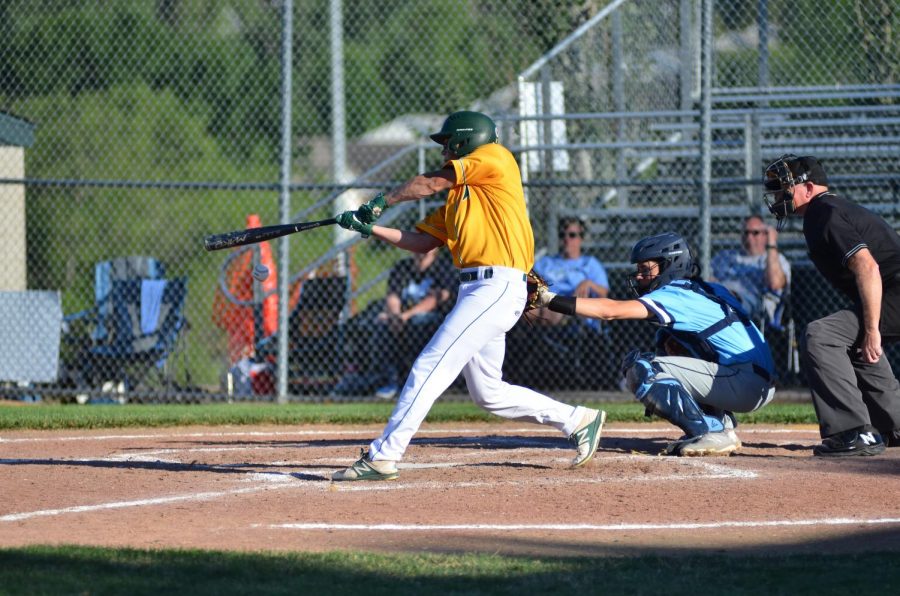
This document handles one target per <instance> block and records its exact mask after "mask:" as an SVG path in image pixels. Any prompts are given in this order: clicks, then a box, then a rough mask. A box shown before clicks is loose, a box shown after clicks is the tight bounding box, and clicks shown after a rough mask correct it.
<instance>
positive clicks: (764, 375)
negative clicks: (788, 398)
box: [753, 364, 772, 383]
mask: <svg viewBox="0 0 900 596" xmlns="http://www.w3.org/2000/svg"><path fill="white" fill-rule="evenodd" d="M753 372H755V373H756V374H757V375H759V376H760V377H762V379H763V381H765V382H766V383H771V382H772V375H770V374H769V371H767V370H766V369H764V368H763V367H761V366H760V365H758V364H754V365H753Z"/></svg>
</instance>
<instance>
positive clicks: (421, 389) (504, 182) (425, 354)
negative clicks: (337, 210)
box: [332, 112, 606, 481]
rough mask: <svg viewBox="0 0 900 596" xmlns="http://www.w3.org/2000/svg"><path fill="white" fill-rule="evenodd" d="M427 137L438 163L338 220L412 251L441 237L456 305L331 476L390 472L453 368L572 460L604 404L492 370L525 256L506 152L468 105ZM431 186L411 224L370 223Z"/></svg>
mask: <svg viewBox="0 0 900 596" xmlns="http://www.w3.org/2000/svg"><path fill="white" fill-rule="evenodd" d="M431 138H432V140H434V141H435V142H436V143H439V144H440V145H442V146H443V152H442V153H443V156H444V159H445V163H444V166H443V167H442V168H441V169H440V170H437V171H433V172H428V173H425V174H420V175H418V176H416V177H414V178H412V179H411V180H410V181H408V182H407V183H405V184H403V185H402V186H400V187H399V188H397V189H395V190H393V191H392V192H389V193H387V194H383V195H382V194H379V195H377V196H376V197H375V198H373V199H372V200H371V201H369V202H368V203H366V204H365V205H362V206H360V208H359V209H357V210H356V211H345V212H344V213H342V214H341V215H340V216H338V224H340V225H341V226H342V227H344V228H347V229H350V230H354V231H356V232H359V233H360V234H362V235H363V236H375V237H376V238H378V239H379V240H382V241H383V242H387V243H389V244H392V245H394V246H396V247H398V248H403V249H406V250H409V251H412V252H427V251H429V250H432V249H433V248H437V247H438V246H441V245H444V244H446V245H447V248H448V249H449V250H450V253H451V255H452V256H453V263H454V264H455V265H456V266H457V267H458V268H459V272H458V275H459V293H458V297H457V300H456V305H455V306H454V307H453V310H451V311H450V313H449V314H447V316H446V317H445V318H444V321H443V322H442V323H441V326H440V327H439V328H438V330H437V331H436V332H435V334H434V336H433V337H432V338H431V341H429V342H428V345H427V346H425V348H424V349H423V350H422V352H421V353H420V354H419V356H418V358H416V361H415V362H414V363H413V366H412V370H411V371H410V373H409V377H408V378H407V379H406V383H405V384H404V386H403V389H402V391H401V392H400V395H399V397H398V398H397V405H396V406H395V407H394V411H393V412H392V413H391V417H390V419H389V420H388V423H387V426H386V427H385V429H384V431H383V432H382V434H381V437H379V438H377V439H375V440H374V441H372V443H371V444H370V445H369V449H368V451H367V452H364V453H363V454H362V457H360V458H359V460H357V461H356V463H354V464H353V465H351V466H350V467H348V468H347V469H345V470H342V471H339V472H336V473H335V474H334V475H333V476H332V479H333V480H341V481H348V480H393V479H395V478H397V476H398V472H397V462H398V461H399V460H400V459H401V458H402V457H403V454H404V453H405V451H406V448H407V446H408V445H409V442H410V440H412V437H413V435H414V434H415V432H416V431H417V430H418V429H419V425H421V424H422V421H423V420H425V416H426V415H427V414H428V411H429V410H430V409H431V405H432V404H433V403H434V401H435V400H436V399H437V398H438V397H440V396H441V394H442V393H443V392H444V391H445V390H446V389H447V388H448V387H449V386H450V384H451V383H452V382H453V380H454V379H456V377H457V376H458V375H459V373H460V372H462V374H463V376H464V377H465V379H466V386H467V387H468V389H469V394H470V395H471V396H472V400H473V401H474V402H475V403H476V404H478V405H479V406H481V407H482V408H484V409H486V410H488V411H489V412H493V413H494V414H497V415H498V416H503V417H504V418H509V419H511V420H523V421H527V422H534V423H537V424H546V425H548V426H552V427H554V428H556V429H557V430H559V431H561V432H562V433H563V434H564V435H565V436H568V437H569V439H570V440H571V441H572V443H573V444H574V445H575V449H576V455H575V458H574V459H573V461H572V465H573V467H578V466H582V465H584V464H586V463H587V462H588V461H589V460H590V459H591V457H592V456H593V455H594V452H595V451H596V450H597V446H598V445H599V443H600V432H601V429H602V427H603V421H604V420H605V419H606V413H605V412H602V411H599V410H592V409H589V408H584V407H582V406H577V407H576V406H570V405H567V404H564V403H561V402H558V401H556V400H554V399H551V398H549V397H547V396H546V395H541V394H540V393H537V392H536V391H532V390H531V389H528V388H526V387H521V386H518V385H511V384H509V383H507V382H505V381H503V379H502V377H501V368H502V366H503V356H504V352H505V350H506V342H505V337H506V332H507V331H509V329H510V328H511V327H512V326H513V325H514V324H515V323H516V321H517V320H518V319H519V317H520V316H521V314H522V310H523V308H524V307H525V303H526V291H527V285H526V280H525V278H526V273H525V272H526V271H528V270H530V269H531V266H532V264H533V261H534V236H533V234H532V230H531V223H530V222H529V221H528V214H527V212H526V209H525V195H524V192H523V191H522V179H521V175H520V173H519V167H518V165H517V164H516V160H515V158H514V157H513V155H512V154H511V153H510V152H509V150H508V149H506V148H505V147H503V146H502V145H500V144H499V143H498V142H497V130H496V126H495V125H494V121H493V120H491V119H490V118H489V117H488V116H486V115H484V114H481V113H478V112H456V113H454V114H451V115H450V116H449V117H448V118H447V119H446V120H445V121H444V125H443V127H442V128H441V130H440V131H438V132H436V133H435V134H433V135H431ZM441 191H448V195H447V202H446V204H444V205H442V206H440V207H439V208H438V209H437V210H436V211H434V212H433V213H431V214H430V215H428V216H427V217H426V218H425V219H424V220H423V221H420V222H419V223H418V224H416V230H414V231H405V230H397V229H394V228H388V227H385V226H380V225H376V223H375V222H376V221H377V220H378V219H379V217H380V216H381V214H382V213H383V212H384V211H385V210H386V209H388V208H389V207H390V206H391V205H394V204H396V203H400V202H403V201H417V200H421V199H423V198H424V197H427V196H431V195H433V194H436V193H439V192H441ZM376 357H377V355H376Z"/></svg>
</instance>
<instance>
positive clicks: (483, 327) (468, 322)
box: [369, 267, 584, 461]
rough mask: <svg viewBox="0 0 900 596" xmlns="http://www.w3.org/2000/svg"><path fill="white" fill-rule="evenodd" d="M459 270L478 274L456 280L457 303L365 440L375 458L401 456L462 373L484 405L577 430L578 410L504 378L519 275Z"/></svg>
mask: <svg viewBox="0 0 900 596" xmlns="http://www.w3.org/2000/svg"><path fill="white" fill-rule="evenodd" d="M461 273H465V274H468V275H470V276H472V277H473V278H477V279H474V280H473V281H466V282H463V283H461V284H460V286H459V295H458V296H457V299H456V305H455V306H454V307H453V310H452V311H450V313H449V314H448V315H447V317H446V318H445V319H444V322H443V324H442V325H441V326H440V328H439V329H438V330H437V332H435V334H434V337H432V338H431V341H429V342H428V345H427V346H425V348H424V349H423V350H422V353H421V354H419V357H418V358H417V359H416V361H415V363H414V364H413V366H412V370H411V371H410V373H409V377H408V378H407V379H406V384H405V385H404V386H403V391H401V393H400V397H399V398H398V400H397V405H396V406H395V407H394V411H393V412H392V413H391V417H390V420H388V423H387V426H386V427H385V429H384V432H383V433H382V435H381V436H380V437H379V438H377V439H375V440H374V441H372V443H371V444H370V445H369V458H370V459H371V460H373V461H374V460H395V461H397V460H400V459H402V457H403V454H404V452H405V451H406V447H407V446H408V445H409V442H410V441H411V440H412V437H413V435H414V434H415V433H416V431H418V430H419V426H420V425H421V424H422V421H423V420H425V416H427V415H428V412H429V410H431V406H432V404H434V402H435V401H436V400H437V398H438V397H440V396H441V395H442V394H443V393H444V391H446V390H447V388H448V387H449V386H450V384H451V383H452V382H453V381H454V380H455V379H456V377H457V376H458V375H459V373H460V371H462V373H463V375H464V376H465V379H466V385H467V386H468V389H469V395H470V396H471V397H472V400H473V401H474V402H475V403H476V404H477V405H479V406H481V407H482V408H484V409H485V410H487V411H489V412H492V413H494V414H497V415H498V416H502V417H504V418H509V419H511V420H522V421H526V422H533V423H537V424H548V425H550V426H552V427H554V428H556V429H558V430H560V431H561V432H562V433H563V434H564V435H565V436H569V435H571V434H572V433H573V432H575V430H577V426H578V423H579V422H580V421H581V418H582V416H583V414H584V408H582V407H580V406H578V407H575V406H570V405H567V404H564V403H561V402H558V401H556V400H554V399H551V398H549V397H547V396H546V395H542V394H540V393H538V392H536V391H533V390H531V389H528V388H526V387H520V386H518V385H510V384H509V383H506V382H505V381H503V379H502V371H501V369H502V366H503V357H504V354H505V352H506V332H507V331H508V330H509V329H510V328H512V326H513V325H515V323H516V321H518V319H519V316H520V315H521V314H522V308H523V306H524V304H525V300H526V293H527V290H526V284H525V280H524V274H523V272H522V271H519V270H517V269H510V268H507V267H478V268H473V269H464V270H462V271H461ZM488 275H490V277H487V276H488Z"/></svg>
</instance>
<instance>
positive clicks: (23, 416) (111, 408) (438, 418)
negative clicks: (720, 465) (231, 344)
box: [0, 402, 816, 430]
mask: <svg viewBox="0 0 900 596" xmlns="http://www.w3.org/2000/svg"><path fill="white" fill-rule="evenodd" d="M587 405H589V406H593V407H601V408H603V409H604V410H606V411H607V413H608V414H609V418H608V420H609V421H610V422H646V421H647V418H645V417H644V408H643V406H641V405H640V404H637V403H631V402H628V403H607V404H587ZM392 408H393V403H348V404H287V405H277V404H270V403H235V404H209V405H197V404H194V405H137V404H136V405H121V406H120V405H92V406H78V405H72V404H37V405H29V406H21V407H0V430H50V429H65V428H123V427H136V426H145V427H164V426H187V425H205V426H218V425H243V424H279V425H282V424H283V425H298V424H375V423H383V422H385V421H387V418H388V416H389V415H390V413H391V409H392ZM499 420H501V419H500V418H497V417H496V416H493V415H491V414H489V413H487V412H485V411H484V410H482V409H480V408H478V407H476V406H475V405H473V404H472V403H470V402H438V403H436V404H435V406H434V407H433V408H432V410H431V412H430V413H429V415H428V419H427V421H428V422H472V421H499ZM738 420H739V421H740V422H741V423H745V424H753V423H764V424H815V423H816V416H815V412H814V411H813V408H812V406H811V405H809V404H792V403H786V404H778V403H776V404H769V405H768V406H766V407H765V408H763V409H761V410H759V411H757V412H754V413H752V414H740V415H738Z"/></svg>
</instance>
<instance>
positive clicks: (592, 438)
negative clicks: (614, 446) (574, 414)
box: [569, 410, 606, 468]
mask: <svg viewBox="0 0 900 596" xmlns="http://www.w3.org/2000/svg"><path fill="white" fill-rule="evenodd" d="M604 422H606V412H604V411H603V410H587V411H586V412H585V413H584V417H583V418H582V419H581V426H579V427H578V429H577V430H576V431H575V432H573V433H572V434H571V435H570V436H569V441H571V442H572V444H574V445H575V447H576V448H577V449H578V455H576V456H575V459H573V460H572V467H573V468H580V467H581V466H583V465H584V464H586V463H588V462H589V461H591V458H592V457H594V453H596V452H597V447H599V446H600V433H601V432H602V431H603V423H604Z"/></svg>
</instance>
